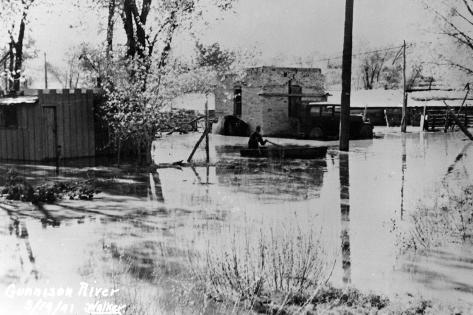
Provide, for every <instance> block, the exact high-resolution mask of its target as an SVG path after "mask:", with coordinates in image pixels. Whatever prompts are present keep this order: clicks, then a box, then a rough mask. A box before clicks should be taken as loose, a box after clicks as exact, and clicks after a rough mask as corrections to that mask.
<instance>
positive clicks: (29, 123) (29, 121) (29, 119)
mask: <svg viewBox="0 0 473 315" xmlns="http://www.w3.org/2000/svg"><path fill="white" fill-rule="evenodd" d="M35 106H37V104H34V105H32V106H28V107H27V108H26V109H25V111H26V131H27V132H26V135H25V137H26V139H27V142H28V143H27V147H28V154H27V155H26V158H27V159H28V160H29V161H33V160H34V152H33V151H34V128H33V121H34V116H33V114H34V108H35Z"/></svg>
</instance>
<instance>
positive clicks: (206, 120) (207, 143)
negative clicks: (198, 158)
mask: <svg viewBox="0 0 473 315" xmlns="http://www.w3.org/2000/svg"><path fill="white" fill-rule="evenodd" d="M208 100H209V96H208V93H205V130H206V131H207V132H206V133H205V158H206V162H207V164H208V163H209V162H210V156H209V155H210V152H209V101H208Z"/></svg>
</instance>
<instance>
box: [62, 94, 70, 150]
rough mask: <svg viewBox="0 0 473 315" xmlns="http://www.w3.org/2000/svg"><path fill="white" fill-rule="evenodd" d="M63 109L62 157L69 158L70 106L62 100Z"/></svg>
mask: <svg viewBox="0 0 473 315" xmlns="http://www.w3.org/2000/svg"><path fill="white" fill-rule="evenodd" d="M62 106H63V108H64V148H63V151H64V157H65V158H70V157H71V156H72V152H71V141H70V139H71V105H70V104H69V102H67V100H64V102H63V103H62Z"/></svg>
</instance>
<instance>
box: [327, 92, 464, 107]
mask: <svg viewBox="0 0 473 315" xmlns="http://www.w3.org/2000/svg"><path fill="white" fill-rule="evenodd" d="M330 94H331V96H329V97H328V100H327V102H325V103H326V104H340V103H341V91H330ZM402 94H403V92H402V90H384V89H377V90H356V91H352V92H351V102H350V107H354V108H364V107H365V106H366V107H368V108H370V107H402ZM465 95H466V91H462V90H451V91H437V90H432V91H421V92H411V93H408V101H407V106H408V107H423V106H424V105H426V106H442V107H443V106H445V104H444V103H443V102H444V101H447V102H448V104H449V105H451V106H460V104H461V102H462V100H463V99H464V98H465ZM468 100H473V92H472V93H471V94H470V95H469V96H468ZM321 104H322V103H321Z"/></svg>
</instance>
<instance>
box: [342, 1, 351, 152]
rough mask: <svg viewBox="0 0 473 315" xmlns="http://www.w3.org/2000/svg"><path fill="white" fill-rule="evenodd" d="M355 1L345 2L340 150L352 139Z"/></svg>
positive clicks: (347, 146) (347, 147)
mask: <svg viewBox="0 0 473 315" xmlns="http://www.w3.org/2000/svg"><path fill="white" fill-rule="evenodd" d="M353 2H354V0H346V4H345V36H344V41H343V63H342V97H341V100H342V102H341V103H342V104H341V109H340V144H339V149H340V151H348V149H349V139H350V94H351V63H352V45H353Z"/></svg>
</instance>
